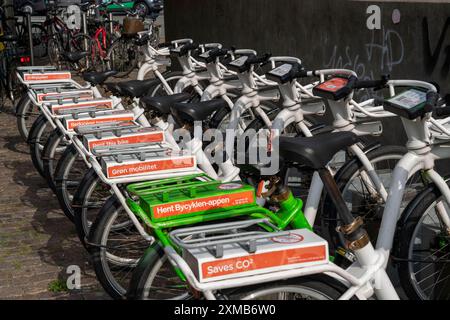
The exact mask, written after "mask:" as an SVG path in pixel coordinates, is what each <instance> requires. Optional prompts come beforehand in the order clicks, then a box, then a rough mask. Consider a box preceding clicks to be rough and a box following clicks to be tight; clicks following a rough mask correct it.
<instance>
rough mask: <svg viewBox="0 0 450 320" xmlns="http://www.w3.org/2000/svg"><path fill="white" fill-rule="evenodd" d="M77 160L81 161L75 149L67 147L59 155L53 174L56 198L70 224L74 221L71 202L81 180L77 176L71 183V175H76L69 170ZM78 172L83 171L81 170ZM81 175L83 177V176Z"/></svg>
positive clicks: (70, 146)
mask: <svg viewBox="0 0 450 320" xmlns="http://www.w3.org/2000/svg"><path fill="white" fill-rule="evenodd" d="M78 160H81V157H80V156H79V154H78V151H77V149H76V148H75V147H74V146H73V145H69V146H68V147H67V148H66V150H64V152H63V154H62V155H61V158H60V160H59V161H58V164H57V166H56V169H55V174H54V182H55V194H56V198H57V199H58V202H59V205H60V207H61V209H62V211H63V212H64V214H65V215H66V217H67V218H69V220H70V221H72V222H73V221H74V211H73V207H72V201H73V197H74V194H75V193H76V190H77V188H78V187H79V183H80V181H81V179H79V180H78V176H77V177H76V178H77V180H75V181H72V180H71V179H72V176H73V174H75V175H76V173H73V172H71V169H73V168H74V164H75V162H76V161H78ZM81 163H82V166H84V167H85V169H84V172H86V170H87V167H86V165H85V163H84V162H82V161H81ZM80 171H83V170H82V169H81V170H80ZM82 175H83V176H84V174H82Z"/></svg>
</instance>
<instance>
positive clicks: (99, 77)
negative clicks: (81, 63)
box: [83, 70, 117, 86]
mask: <svg viewBox="0 0 450 320" xmlns="http://www.w3.org/2000/svg"><path fill="white" fill-rule="evenodd" d="M116 74H117V71H114V70H108V71H104V72H85V73H83V79H84V80H85V81H86V82H89V83H90V84H91V85H93V86H96V85H99V84H103V83H104V82H105V81H106V79H108V78H109V77H111V76H113V75H116Z"/></svg>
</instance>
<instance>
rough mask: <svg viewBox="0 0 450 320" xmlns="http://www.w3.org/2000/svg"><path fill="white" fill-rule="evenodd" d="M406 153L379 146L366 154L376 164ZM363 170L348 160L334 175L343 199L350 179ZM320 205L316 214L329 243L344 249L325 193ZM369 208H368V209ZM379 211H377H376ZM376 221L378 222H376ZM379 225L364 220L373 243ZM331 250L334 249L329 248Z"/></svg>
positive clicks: (335, 218)
mask: <svg viewBox="0 0 450 320" xmlns="http://www.w3.org/2000/svg"><path fill="white" fill-rule="evenodd" d="M406 152H407V149H406V148H405V147H402V146H381V147H379V148H375V149H373V150H371V151H369V152H367V153H366V156H367V158H368V159H369V161H370V162H371V163H376V161H377V159H378V161H379V162H381V161H384V160H389V158H386V157H390V159H391V160H396V161H398V160H400V159H401V158H402V157H403V155H404V154H405V153H406ZM380 159H384V160H380ZM362 169H363V165H362V163H361V162H360V161H359V160H358V159H357V158H354V159H353V161H352V160H350V162H349V165H344V166H343V167H342V168H341V169H340V170H339V171H338V172H337V173H336V174H335V180H336V183H337V185H338V187H339V190H340V191H341V192H342V194H343V196H344V197H345V190H346V188H349V183H352V181H351V179H352V177H355V175H356V174H357V172H360V171H361V170H362ZM323 199H324V200H323V202H322V205H321V206H320V210H319V212H318V215H317V217H318V218H319V219H320V221H321V223H322V227H323V229H324V230H328V236H329V237H330V239H331V240H330V243H333V244H337V245H338V246H342V247H345V246H344V245H345V242H344V239H343V238H342V236H341V235H340V234H339V233H338V232H337V231H336V228H337V227H338V223H339V221H340V220H339V218H338V216H337V211H336V208H335V206H334V205H333V204H332V201H331V199H330V197H329V195H328V194H326V193H325V195H324V197H323ZM367 205H369V206H370V205H371V204H367ZM372 206H376V208H379V207H381V206H380V205H379V204H378V203H376V204H372ZM369 208H370V207H369ZM377 210H379V209H377ZM359 212H365V213H366V214H367V212H370V210H369V209H362V210H359ZM377 221H378V222H377ZM378 223H379V220H375V221H374V222H373V223H371V221H369V220H368V219H365V228H366V229H367V231H368V232H369V235H371V240H372V241H375V239H376V234H377V233H378V232H377V231H378V228H377V224H378ZM330 249H331V250H333V249H334V248H332V247H331V248H330Z"/></svg>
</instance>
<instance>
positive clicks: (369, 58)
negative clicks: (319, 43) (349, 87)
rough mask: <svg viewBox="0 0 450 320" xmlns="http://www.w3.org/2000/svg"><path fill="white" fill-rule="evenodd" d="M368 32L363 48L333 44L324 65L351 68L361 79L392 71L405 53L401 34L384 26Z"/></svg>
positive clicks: (326, 66)
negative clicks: (368, 35)
mask: <svg viewBox="0 0 450 320" xmlns="http://www.w3.org/2000/svg"><path fill="white" fill-rule="evenodd" d="M370 33H371V34H370V37H369V38H368V41H367V42H366V43H365V44H364V45H363V48H364V49H363V50H360V48H361V47H360V46H358V47H352V46H350V45H347V46H345V47H339V46H338V45H334V46H333V49H332V50H331V54H328V55H325V56H326V57H327V58H326V61H324V67H325V68H342V69H352V70H354V71H355V72H356V73H357V74H358V77H359V78H361V79H374V78H375V77H376V75H379V74H385V73H390V72H392V71H393V70H394V67H395V66H396V65H400V64H401V63H402V61H403V58H404V55H405V47H404V43H403V39H402V37H401V35H400V34H399V33H398V32H397V31H395V30H393V29H388V28H384V27H382V28H381V30H372V31H370ZM324 47H326V46H324Z"/></svg>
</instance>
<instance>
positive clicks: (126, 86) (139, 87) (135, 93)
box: [118, 78, 159, 98]
mask: <svg viewBox="0 0 450 320" xmlns="http://www.w3.org/2000/svg"><path fill="white" fill-rule="evenodd" d="M158 83H159V79H157V78H156V79H149V80H131V81H125V82H120V83H119V84H118V86H119V87H120V88H121V89H122V93H123V95H124V96H127V97H130V98H141V97H143V96H145V95H146V94H147V93H148V91H149V90H150V89H151V88H152V87H153V86H155V85H156V84H158Z"/></svg>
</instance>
